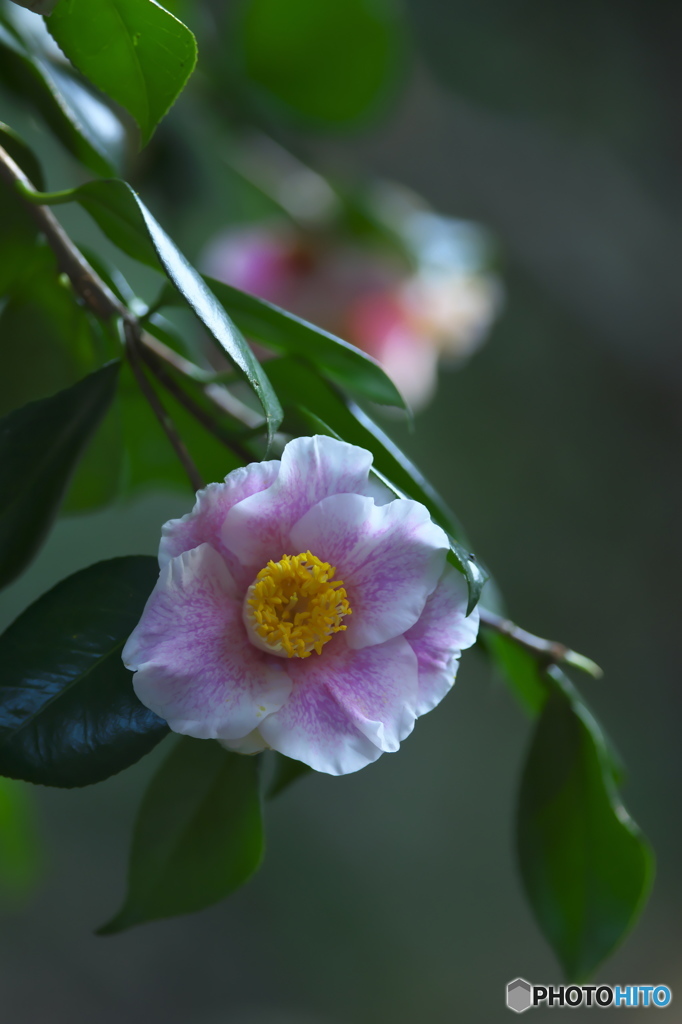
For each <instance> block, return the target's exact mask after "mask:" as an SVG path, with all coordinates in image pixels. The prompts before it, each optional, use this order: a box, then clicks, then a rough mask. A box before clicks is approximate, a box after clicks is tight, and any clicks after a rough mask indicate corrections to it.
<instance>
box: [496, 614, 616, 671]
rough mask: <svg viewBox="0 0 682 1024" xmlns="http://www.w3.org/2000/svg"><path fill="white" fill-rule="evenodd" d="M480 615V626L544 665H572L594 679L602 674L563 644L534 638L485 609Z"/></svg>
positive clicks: (592, 664) (591, 662)
mask: <svg viewBox="0 0 682 1024" xmlns="http://www.w3.org/2000/svg"><path fill="white" fill-rule="evenodd" d="M480 615H481V625H482V626H486V627H487V628H488V629H493V630H495V632H496V633H501V634H502V636H506V637H508V638H509V639H510V640H513V641H514V643H516V644H518V645H519V647H523V649H524V650H526V651H528V652H529V653H530V654H532V655H534V657H535V658H537V659H538V661H541V662H543V664H544V665H572V666H573V667H574V668H579V669H581V671H583V672H587V674H588V675H590V676H592V677H593V678H594V679H600V678H601V677H602V675H603V674H604V673H603V672H602V670H601V669H600V667H599V665H597V664H595V662H594V661H591V660H590V659H589V658H586V657H585V656H584V655H582V654H578V653H577V652H576V651H572V650H571V648H570V647H566V646H565V645H564V644H560V643H558V642H557V641H555V640H543V638H542V637H539V636H535V635H534V634H533V633H529V632H528V631H527V630H525V629H521V627H520V626H517V625H516V624H515V623H514V622H512V621H511V620H510V619H504V618H502V616H501V615H495V613H494V612H491V611H488V609H487V608H481V610H480Z"/></svg>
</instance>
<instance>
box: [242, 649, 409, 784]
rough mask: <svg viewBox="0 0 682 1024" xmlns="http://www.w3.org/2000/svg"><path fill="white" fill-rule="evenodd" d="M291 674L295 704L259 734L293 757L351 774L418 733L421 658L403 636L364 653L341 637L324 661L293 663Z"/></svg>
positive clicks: (322, 769)
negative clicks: (355, 649) (418, 690)
mask: <svg viewBox="0 0 682 1024" xmlns="http://www.w3.org/2000/svg"><path fill="white" fill-rule="evenodd" d="M332 644H334V649H333V651H332V650H330V648H331V646H332ZM288 671H289V673H290V675H291V676H292V678H293V680H294V687H293V690H292V693H291V697H290V698H289V700H288V701H287V703H286V704H285V705H284V707H282V708H281V709H280V710H279V711H277V712H275V713H274V714H272V715H268V717H267V718H266V719H265V720H264V721H263V722H262V723H261V725H260V727H259V731H260V733H261V735H262V736H263V738H264V739H265V740H266V741H267V742H268V743H269V745H270V746H271V747H273V748H274V749H275V750H279V751H280V752H281V753H282V754H286V755H287V757H293V758H294V759H296V760H298V761H303V762H305V764H309V765H310V766H311V768H314V769H315V770H316V771H320V772H327V773H328V774H329V775H345V774H347V773H348V772H354V771H358V769H360V768H363V767H364V766H365V765H366V764H370V763H371V762H372V761H375V760H376V759H377V758H378V757H379V755H380V754H381V753H383V752H388V751H395V750H397V749H398V747H399V745H400V742H401V740H403V739H405V737H406V736H408V735H409V734H410V732H411V731H412V728H413V726H414V721H415V717H416V716H415V707H416V702H417V687H418V680H417V659H416V656H415V654H414V652H413V651H412V649H411V648H410V646H409V644H408V643H407V642H406V641H405V640H404V639H403V638H402V637H398V638H396V639H394V640H389V641H388V642H387V643H385V644H381V645H377V646H375V647H367V648H364V649H363V650H361V651H354V650H351V649H350V648H349V647H347V646H346V645H345V643H344V642H343V638H342V637H340V636H339V637H335V638H334V640H333V641H332V642H331V643H330V645H329V647H328V648H325V650H324V651H323V653H322V654H321V655H312V656H311V657H310V658H306V659H305V660H300V661H294V660H292V661H291V662H289V665H288Z"/></svg>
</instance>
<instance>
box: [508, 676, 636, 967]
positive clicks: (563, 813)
mask: <svg viewBox="0 0 682 1024" xmlns="http://www.w3.org/2000/svg"><path fill="white" fill-rule="evenodd" d="M517 826H518V851H519V863H520V867H521V875H522V878H523V883H524V886H525V889H526V893H527V895H528V899H529V900H530V903H531V906H532V908H533V911H534V913H535V916H536V918H537V921H538V924H539V925H540V928H541V929H542V931H543V932H544V934H545V937H546V938H547V940H548V941H549V943H550V944H551V946H552V948H553V949H554V952H555V953H556V955H557V957H558V959H559V961H560V962H561V964H562V966H563V968H564V971H565V974H566V977H567V978H568V980H569V981H571V982H583V981H585V980H586V979H587V978H588V977H589V976H590V974H591V973H592V972H593V971H594V970H595V968H596V967H598V965H599V964H600V963H601V962H602V960H604V959H605V958H606V957H607V956H609V955H610V954H611V953H612V952H613V951H614V949H615V948H616V947H617V946H618V945H619V943H620V942H621V941H622V940H623V938H624V937H625V935H626V934H627V933H628V931H629V930H630V929H631V928H632V926H633V924H634V922H635V920H636V919H637V916H638V915H639V913H640V911H641V909H642V907H643V905H644V903H645V901H646V898H647V896H648V893H649V890H650V887H651V882H652V877H653V856H652V853H651V850H650V848H649V846H648V844H647V842H646V840H645V839H644V837H643V836H642V834H641V832H640V830H639V829H638V827H637V825H636V824H635V823H634V822H633V820H632V818H630V816H629V815H628V813H627V811H626V810H625V808H624V807H623V804H622V803H621V801H620V797H619V796H618V793H617V791H616V786H615V782H614V777H613V770H612V759H611V756H610V754H609V751H608V747H607V745H606V742H605V740H604V737H603V735H602V733H601V731H600V729H599V726H598V725H597V723H596V721H595V720H594V718H593V717H592V716H591V715H590V714H589V712H588V711H587V709H586V708H585V706H584V705H583V704H582V703H580V702H578V701H575V700H573V699H571V696H570V691H567V690H565V689H564V688H563V687H562V686H558V685H557V686H554V687H553V689H552V693H551V694H550V696H549V698H548V700H547V702H546V704H545V707H544V710H543V712H542V715H541V716H540V719H539V721H538V724H537V727H536V732H535V736H534V738H533V742H532V745H531V749H530V752H529V756H528V760H527V763H526V767H525V770H524V774H523V781H522V786H521V795H520V801H519V811H518V823H517Z"/></svg>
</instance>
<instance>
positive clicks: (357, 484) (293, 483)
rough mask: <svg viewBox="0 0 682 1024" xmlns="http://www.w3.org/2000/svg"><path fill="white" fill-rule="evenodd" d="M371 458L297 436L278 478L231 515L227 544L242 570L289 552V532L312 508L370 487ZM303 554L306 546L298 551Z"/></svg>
mask: <svg viewBox="0 0 682 1024" xmlns="http://www.w3.org/2000/svg"><path fill="white" fill-rule="evenodd" d="M371 464H372V456H371V454H370V453H369V452H368V451H365V449H364V448H357V447H355V446H354V445H350V444H346V443H345V442H343V441H337V440H336V439H335V438H332V437H322V436H316V437H298V438H296V439H295V440H293V441H290V442H289V444H288V445H287V446H286V447H285V449H284V451H283V453H282V462H281V468H280V471H279V474H278V476H277V479H276V480H275V482H274V483H273V484H272V486H271V487H268V488H267V490H262V491H260V492H259V493H258V494H253V495H252V496H251V497H250V498H246V499H245V500H244V501H240V502H239V504H238V505H235V506H234V507H233V508H232V509H231V510H230V512H229V513H228V515H227V518H226V520H225V525H224V527H223V532H222V539H223V543H224V544H225V546H226V547H227V548H229V550H230V551H232V552H234V554H235V555H236V556H237V558H239V560H240V561H241V562H242V563H243V564H244V565H261V566H262V565H265V564H266V563H267V561H268V559H270V558H274V559H275V560H278V559H280V558H281V557H282V555H283V554H297V553H298V552H297V551H296V552H295V551H290V550H289V549H288V548H289V546H290V545H289V531H290V529H291V527H292V526H293V525H294V523H296V522H298V520H299V519H300V518H301V517H302V516H303V515H305V513H306V512H307V511H308V509H309V508H311V507H312V506H313V505H315V504H317V502H318V501H321V500H322V499H323V498H326V497H328V496H329V495H332V494H343V493H349V492H350V493H359V492H362V491H363V489H364V488H366V487H367V480H368V474H369V469H370V466H371ZM299 550H300V551H305V550H306V547H303V548H300V549H299Z"/></svg>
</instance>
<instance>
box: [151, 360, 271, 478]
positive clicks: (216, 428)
mask: <svg viewBox="0 0 682 1024" xmlns="http://www.w3.org/2000/svg"><path fill="white" fill-rule="evenodd" d="M140 355H141V357H142V359H143V360H144V361H145V363H146V364H147V366H148V367H149V369H150V370H151V372H152V373H153V374H154V376H155V378H156V379H157V380H158V382H159V384H161V385H162V387H164V388H165V389H166V391H168V393H169V394H171V395H172V396H173V398H175V400H176V401H177V402H179V403H180V405H182V406H183V407H184V408H185V409H187V411H188V412H189V413H190V414H191V415H192V416H193V417H194V419H195V420H197V422H198V423H200V424H201V425H202V427H203V428H204V430H206V431H208V433H209V434H212V435H213V437H215V438H216V439H217V440H218V441H220V443H221V444H224V445H225V447H226V448H230V449H231V450H232V451H233V452H234V453H235V455H238V456H239V458H240V459H243V460H244V461H245V462H253V458H254V456H253V453H252V452H250V451H249V450H248V448H245V447H244V445H243V444H242V443H241V442H240V440H239V439H238V438H235V437H230V436H229V435H228V434H227V433H226V432H225V431H224V430H222V428H221V427H220V424H219V423H217V422H216V421H215V420H214V419H213V417H212V416H211V415H210V413H208V412H206V410H205V409H204V408H203V407H202V406H201V405H199V403H198V402H196V401H195V400H194V399H193V398H192V396H191V395H189V394H188V393H187V392H186V391H185V390H184V388H182V387H180V385H179V384H178V382H177V381H176V380H175V378H174V377H172V376H171V374H170V373H168V371H167V370H166V368H165V367H164V366H163V364H162V363H161V359H160V357H159V356H158V355H157V354H156V353H154V352H152V351H151V349H149V348H143V347H142V346H141V347H140Z"/></svg>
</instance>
